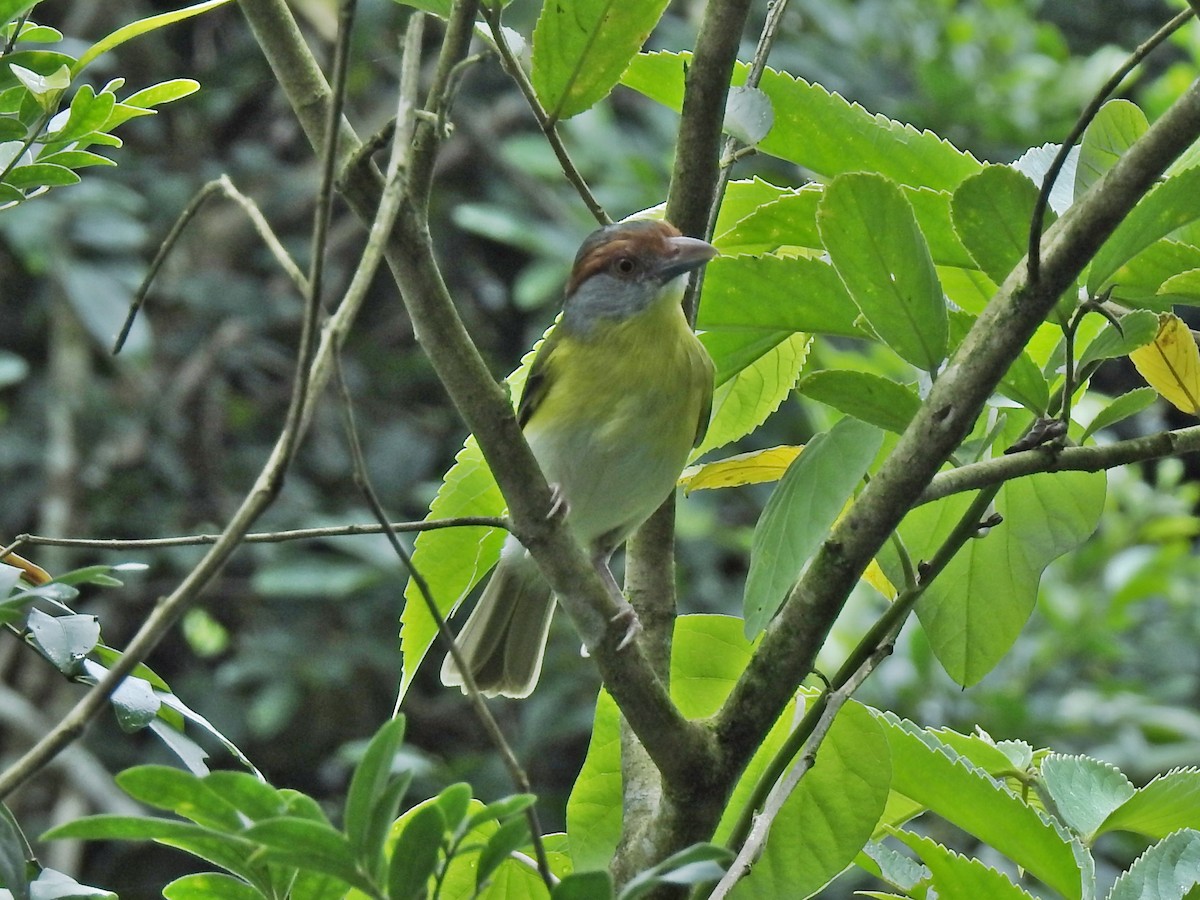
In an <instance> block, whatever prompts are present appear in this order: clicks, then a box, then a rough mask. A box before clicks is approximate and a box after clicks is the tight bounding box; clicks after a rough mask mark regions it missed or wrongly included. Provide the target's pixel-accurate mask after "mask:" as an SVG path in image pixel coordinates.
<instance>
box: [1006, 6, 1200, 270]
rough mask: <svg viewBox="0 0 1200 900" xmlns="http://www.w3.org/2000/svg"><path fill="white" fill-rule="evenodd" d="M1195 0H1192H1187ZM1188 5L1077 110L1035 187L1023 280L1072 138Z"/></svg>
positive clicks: (1033, 263) (1037, 259) (1035, 256)
mask: <svg viewBox="0 0 1200 900" xmlns="http://www.w3.org/2000/svg"><path fill="white" fill-rule="evenodd" d="M1190 2H1195V0H1190ZM1196 14H1197V13H1194V12H1193V10H1191V9H1185V10H1184V11H1183V12H1181V13H1180V14H1179V15H1177V16H1176V17H1175V18H1173V19H1172V20H1171V21H1170V22H1168V23H1167V24H1166V25H1164V26H1163V27H1162V28H1160V29H1159V30H1158V31H1156V32H1155V33H1154V34H1153V35H1151V36H1150V38H1149V39H1148V40H1146V41H1145V42H1144V43H1142V44H1140V45H1139V46H1138V47H1137V49H1135V50H1134V51H1133V53H1131V54H1130V55H1129V57H1128V58H1127V59H1126V60H1125V62H1124V63H1122V64H1121V66H1120V67H1119V68H1118V69H1117V71H1116V72H1114V73H1113V75H1112V77H1111V78H1109V79H1108V81H1106V82H1104V84H1103V85H1102V86H1101V87H1100V90H1098V91H1097V92H1096V94H1095V96H1094V97H1092V99H1091V102H1090V103H1088V105H1087V107H1086V108H1085V109H1084V111H1083V112H1082V113H1081V114H1080V116H1079V118H1078V119H1077V120H1076V122H1075V124H1074V125H1073V126H1072V128H1071V130H1070V132H1069V133H1068V134H1067V136H1066V137H1065V138H1064V139H1063V142H1062V144H1060V145H1059V148H1058V152H1057V153H1056V154H1054V161H1053V162H1051V163H1050V168H1049V169H1047V170H1046V175H1045V177H1044V178H1043V179H1042V188H1041V190H1040V191H1038V197H1037V202H1036V203H1035V204H1034V205H1033V216H1032V218H1031V219H1030V222H1029V251H1028V257H1027V258H1028V264H1027V269H1026V272H1027V274H1026V276H1025V277H1026V281H1027V282H1028V283H1029V284H1031V285H1035V284H1037V283H1038V280H1039V279H1040V278H1041V271H1040V269H1041V261H1042V260H1041V254H1042V219H1043V218H1045V215H1046V208H1047V207H1048V206H1049V205H1050V192H1051V191H1052V190H1054V182H1056V181H1057V180H1058V176H1059V174H1060V173H1061V172H1062V168H1063V166H1064V165H1066V162H1067V156H1068V155H1069V154H1070V152H1071V148H1072V147H1074V146H1075V142H1076V141H1078V140H1079V138H1080V137H1082V136H1083V132H1084V131H1085V130H1086V129H1087V127H1088V125H1089V124H1091V121H1092V119H1094V118H1095V117H1096V113H1098V112H1099V111H1100V107H1101V106H1103V105H1104V102H1105V101H1106V100H1107V99H1108V97H1109V95H1110V94H1112V92H1113V91H1115V90H1116V89H1117V87H1118V86H1119V85H1120V84H1121V82H1122V81H1124V80H1125V76H1126V75H1128V74H1129V73H1130V72H1132V71H1133V70H1134V68H1136V67H1137V65H1138V64H1139V63H1140V62H1141V61H1142V60H1143V59H1145V58H1146V57H1147V56H1148V55H1149V54H1150V52H1151V51H1152V50H1153V49H1154V48H1155V47H1157V46H1158V45H1159V44H1161V43H1162V42H1163V41H1165V40H1166V39H1167V38H1169V37H1170V36H1171V35H1172V34H1174V33H1175V32H1176V31H1178V30H1179V28H1180V27H1181V26H1182V25H1183V23H1184V22H1186V21H1187V20H1188V19H1190V18H1191V17H1192V16H1193V15H1196Z"/></svg>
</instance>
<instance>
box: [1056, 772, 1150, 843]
mask: <svg viewBox="0 0 1200 900" xmlns="http://www.w3.org/2000/svg"><path fill="white" fill-rule="evenodd" d="M1040 774H1041V779H1042V783H1043V784H1044V785H1045V786H1046V791H1047V792H1048V793H1049V794H1050V797H1051V798H1052V799H1053V800H1054V807H1055V811H1056V812H1057V813H1058V815H1059V816H1061V818H1062V820H1063V822H1064V823H1065V824H1066V825H1067V826H1068V827H1069V828H1070V829H1071V830H1072V831H1073V832H1075V834H1077V835H1079V836H1080V837H1081V838H1083V839H1084V841H1085V842H1087V843H1089V844H1090V843H1091V841H1092V837H1093V835H1094V834H1095V833H1096V831H1097V830H1098V829H1099V828H1100V826H1101V825H1102V824H1103V823H1104V821H1105V820H1106V819H1107V818H1108V817H1109V815H1110V814H1111V813H1112V812H1113V811H1114V810H1116V809H1117V808H1118V807H1120V806H1121V804H1123V803H1124V802H1125V801H1126V800H1128V799H1129V798H1130V797H1132V796H1133V795H1134V792H1135V791H1134V787H1133V785H1132V784H1130V782H1129V779H1128V778H1126V777H1125V776H1124V775H1123V774H1121V770H1120V769H1118V768H1117V767H1116V766H1113V765H1109V764H1108V763H1105V762H1101V761H1100V760H1098V759H1092V758H1090V757H1087V756H1063V755H1062V754H1060V753H1052V754H1050V755H1049V756H1047V757H1046V758H1045V759H1044V760H1042V765H1041V769H1040Z"/></svg>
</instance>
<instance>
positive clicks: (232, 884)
mask: <svg viewBox="0 0 1200 900" xmlns="http://www.w3.org/2000/svg"><path fill="white" fill-rule="evenodd" d="M162 893H163V896H164V897H165V898H166V900H213V898H215V897H220V898H221V900H265V895H264V894H263V893H262V891H260V890H258V889H257V888H254V887H251V886H250V885H249V884H247V883H246V882H244V881H242V880H241V879H240V878H234V877H233V876H232V875H222V874H221V873H219V872H201V873H200V874H198V875H184V876H183V877H182V878H176V879H175V880H174V881H172V882H171V883H170V884H168V885H167V886H166V887H165V888H163V892H162ZM293 896H295V894H293Z"/></svg>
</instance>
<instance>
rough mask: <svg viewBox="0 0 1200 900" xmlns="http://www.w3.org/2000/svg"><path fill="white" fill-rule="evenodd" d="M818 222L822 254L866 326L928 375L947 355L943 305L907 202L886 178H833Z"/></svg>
mask: <svg viewBox="0 0 1200 900" xmlns="http://www.w3.org/2000/svg"><path fill="white" fill-rule="evenodd" d="M817 225H818V227H819V228H820V230H821V238H822V240H823V241H824V242H825V247H826V249H827V250H828V251H829V258H830V259H831V260H832V261H833V265H834V268H836V269H837V272H838V275H839V276H841V279H842V282H843V283H844V284H845V285H846V288H847V289H848V290H849V292H850V296H851V297H853V298H854V302H855V304H856V305H857V306H858V308H859V309H860V310H861V311H862V314H863V316H864V317H865V318H866V320H867V322H868V323H870V325H871V328H872V329H873V330H874V332H875V333H876V334H877V335H878V336H879V338H880V339H881V340H882V341H883V342H884V343H886V344H887V345H888V346H890V347H891V348H892V349H893V350H894V351H895V352H896V353H897V354H898V355H899V356H900V357H902V358H903V359H905V360H907V361H908V362H910V363H912V364H913V365H914V366H917V367H918V368H921V369H924V370H925V371H927V372H936V371H937V368H938V366H940V365H941V363H942V360H943V359H945V358H946V345H947V341H948V338H949V333H948V327H947V321H946V304H945V301H944V299H943V297H942V288H941V284H940V283H939V281H938V277H937V272H936V271H935V270H934V268H933V260H932V259H931V258H930V256H929V248H928V246H927V245H926V244H925V239H924V237H923V236H922V235H921V231H920V229H919V228H918V227H917V222H916V219H915V218H914V216H913V211H912V206H911V205H910V204H909V202H908V200H907V199H905V197H904V194H903V193H902V192H901V190H900V188H899V187H898V186H897V185H896V184H895V183H894V182H892V181H889V180H888V179H886V178H884V177H882V176H880V175H874V174H866V173H853V174H849V175H840V176H838V177H837V178H835V179H834V181H833V183H832V184H830V185H829V187H828V188H827V189H826V190H825V196H824V197H823V198H822V200H821V204H820V206H819V207H818V210H817Z"/></svg>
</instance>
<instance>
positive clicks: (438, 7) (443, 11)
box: [396, 0, 507, 19]
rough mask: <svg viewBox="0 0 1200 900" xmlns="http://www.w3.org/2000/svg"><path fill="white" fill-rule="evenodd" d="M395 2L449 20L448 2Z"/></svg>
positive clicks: (407, 0)
mask: <svg viewBox="0 0 1200 900" xmlns="http://www.w3.org/2000/svg"><path fill="white" fill-rule="evenodd" d="M396 2H397V3H399V4H400V5H401V6H411V7H413V8H414V9H419V10H421V11H422V12H427V13H429V14H430V15H434V16H437V17H438V18H440V19H448V18H450V0H396ZM502 5H507V4H502Z"/></svg>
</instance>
